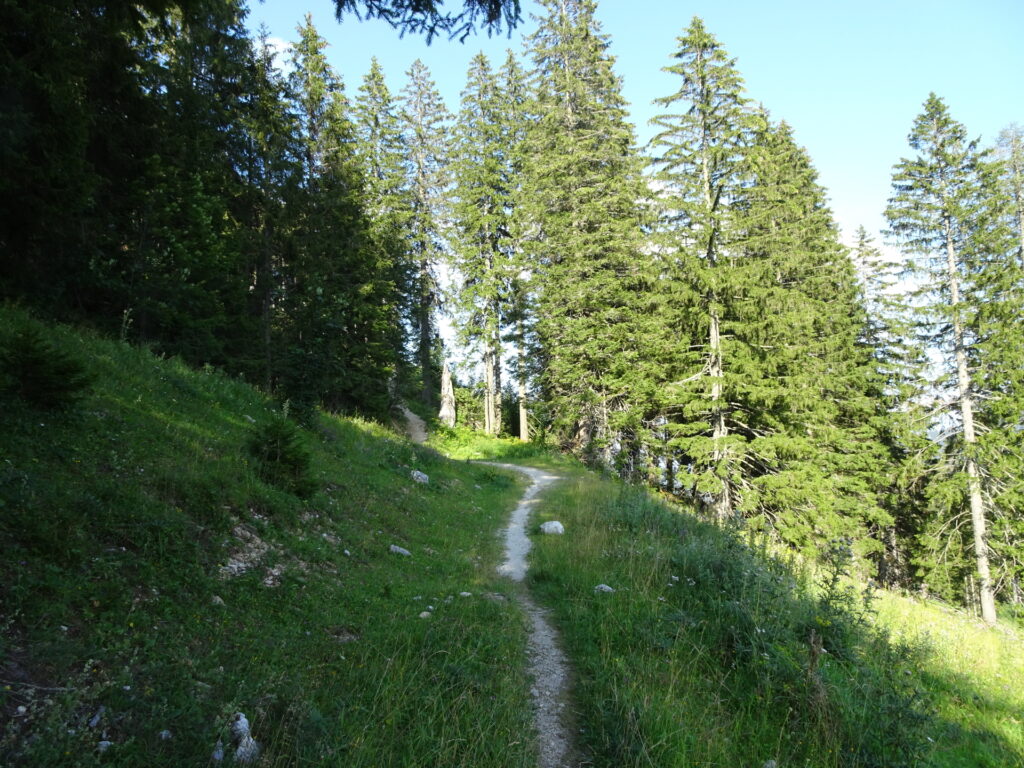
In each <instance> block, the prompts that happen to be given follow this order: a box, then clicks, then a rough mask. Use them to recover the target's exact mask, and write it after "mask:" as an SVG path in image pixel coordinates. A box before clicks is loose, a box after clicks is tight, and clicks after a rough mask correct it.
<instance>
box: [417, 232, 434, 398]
mask: <svg viewBox="0 0 1024 768" xmlns="http://www.w3.org/2000/svg"><path fill="white" fill-rule="evenodd" d="M424 247H425V246H424ZM419 268H420V295H419V306H418V307H417V311H416V315H417V317H416V320H417V323H418V325H419V328H418V331H419V348H418V350H417V352H418V355H417V356H418V357H419V363H420V375H421V377H422V379H423V392H422V395H421V398H422V400H423V404H424V405H428V406H432V405H433V404H434V376H433V365H434V354H433V343H434V335H433V330H434V329H433V327H432V326H433V323H431V317H430V314H431V310H432V309H433V305H434V294H433V291H432V290H431V287H430V262H429V261H428V260H427V259H426V258H425V257H424V258H421V259H420V265H419Z"/></svg>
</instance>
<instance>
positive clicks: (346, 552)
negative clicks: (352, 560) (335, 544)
mask: <svg viewBox="0 0 1024 768" xmlns="http://www.w3.org/2000/svg"><path fill="white" fill-rule="evenodd" d="M341 551H342V552H344V553H345V557H352V553H351V552H349V551H348V550H347V549H343V550H341Z"/></svg>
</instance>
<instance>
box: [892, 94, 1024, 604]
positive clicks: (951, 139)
mask: <svg viewBox="0 0 1024 768" xmlns="http://www.w3.org/2000/svg"><path fill="white" fill-rule="evenodd" d="M908 141H909V143H910V146H911V148H912V149H913V150H914V151H915V152H916V153H917V154H916V156H915V157H913V158H904V159H903V160H901V161H900V162H899V163H898V164H897V165H896V167H895V169H894V172H893V197H892V198H891V199H890V201H889V207H888V209H887V211H886V215H887V217H888V219H889V224H890V228H891V233H892V235H893V237H894V238H896V239H897V240H898V242H899V243H900V244H901V245H902V247H903V251H904V253H905V254H906V256H907V257H908V263H907V267H908V269H909V270H911V271H912V272H913V274H914V276H915V278H916V280H917V281H918V283H919V288H918V296H919V300H920V319H919V322H920V328H921V332H922V333H923V334H924V336H925V338H926V339H927V341H928V342H929V344H930V345H931V346H933V348H934V349H935V350H936V352H937V353H938V354H940V355H941V363H940V364H939V365H937V366H935V371H934V376H933V377H932V381H931V384H932V387H933V391H934V393H935V398H936V403H937V405H940V406H941V405H948V406H950V407H949V408H948V409H947V408H937V411H939V412H941V414H942V416H944V419H943V420H942V421H939V422H937V427H938V428H940V429H943V430H944V433H945V448H946V456H947V461H946V463H945V464H944V465H943V467H942V468H941V469H942V472H941V478H942V479H944V480H945V482H940V481H939V480H936V481H934V482H933V485H932V490H931V493H932V497H933V499H935V501H936V503H937V504H941V506H944V507H946V508H947V509H948V512H949V513H952V514H953V515H956V514H957V513H958V512H959V511H960V508H962V507H961V505H962V504H963V502H966V503H967V505H968V507H969V510H970V521H971V528H972V531H973V537H972V538H973V541H972V545H973V546H972V549H973V554H974V560H975V567H976V570H977V576H978V582H979V597H980V604H981V613H982V617H983V618H984V620H985V621H986V622H988V623H990V624H992V623H995V621H996V609H995V590H994V584H993V580H992V573H991V568H990V543H989V533H988V529H989V526H990V524H991V519H992V509H991V501H990V499H991V498H992V495H991V492H987V490H986V488H987V487H991V486H992V484H993V483H994V482H997V481H998V478H995V477H993V476H992V474H991V472H992V470H993V468H994V464H993V463H992V462H991V461H989V460H987V457H986V452H985V451H984V450H983V448H984V444H985V443H986V442H996V441H997V438H998V437H999V436H1000V433H1002V436H1003V437H1004V438H1005V437H1009V435H1008V434H1007V433H1006V431H1005V427H1006V426H1009V429H1010V430H1016V429H1017V428H1018V425H1019V423H1020V421H1019V419H1018V420H1017V421H1016V423H1012V424H1009V425H1006V424H1005V423H1004V429H1003V430H1000V429H994V427H996V425H995V424H984V425H983V424H981V423H980V421H979V412H978V406H979V402H980V400H981V399H982V398H988V397H996V398H999V399H1001V400H1002V401H1003V402H1005V403H1007V404H1012V405H1015V404H1016V402H1018V398H1019V393H1018V392H1012V391H1011V392H1006V391H1000V390H1001V389H1004V388H1005V386H1006V385H1005V382H1006V381H1007V380H1009V381H1013V379H1014V378H1016V377H1014V376H1012V375H1011V376H1008V375H1007V374H1010V370H1009V369H1007V368H1004V367H1003V365H1005V363H1006V362H1007V357H1006V354H1005V353H1006V352H1007V351H1008V350H1009V349H1011V348H1019V338H1018V334H1019V318H1017V317H1016V315H1017V312H1018V311H1019V305H1018V306H1017V307H1016V308H1014V309H1011V308H1009V307H1007V305H1006V302H1007V300H1008V299H1010V298H1011V294H1010V293H1009V292H1008V291H1007V276H1008V274H1009V270H1010V269H1011V267H1012V266H1013V261H1014V260H1013V259H1012V258H1010V253H1011V248H1012V241H1011V240H1010V239H1009V237H1008V232H1007V231H1006V229H1005V226H1004V222H1005V217H1004V210H1005V208H1004V207H1003V206H1002V204H1001V200H1002V198H1001V195H1000V194H999V191H1000V189H999V184H998V179H997V178H996V174H997V172H998V166H996V165H995V164H993V163H991V162H990V161H989V159H988V157H987V153H986V152H983V151H981V150H980V149H979V147H978V142H977V141H976V140H975V141H970V140H968V138H967V131H966V129H965V128H964V126H963V125H962V124H960V123H958V122H956V121H955V120H954V119H953V118H952V117H951V116H950V114H949V110H948V108H947V107H946V104H945V102H943V101H942V99H940V98H939V97H938V96H936V95H935V94H931V95H929V97H928V99H927V100H926V101H925V104H924V109H923V111H922V113H921V114H920V115H919V116H918V117H917V118H916V119H915V121H914V125H913V129H912V130H911V133H910V135H909V137H908ZM1011 324H1012V327H1011ZM1015 338H1017V339H1018V340H1017V341H1014V340H1013V339H1015ZM1008 345H1012V347H1011V346H1008ZM1001 363H1002V364H1003V365H1000V364H1001ZM1000 368H1001V370H1000ZM986 431H987V432H988V434H987V435H986V436H985V437H984V438H982V437H981V435H980V434H979V433H981V432H986Z"/></svg>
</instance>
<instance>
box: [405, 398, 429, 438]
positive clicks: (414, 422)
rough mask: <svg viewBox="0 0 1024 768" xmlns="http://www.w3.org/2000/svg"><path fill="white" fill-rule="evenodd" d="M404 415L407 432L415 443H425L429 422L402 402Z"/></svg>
mask: <svg viewBox="0 0 1024 768" xmlns="http://www.w3.org/2000/svg"><path fill="white" fill-rule="evenodd" d="M402 415H403V416H405V434H407V435H408V436H409V439H410V440H412V441H413V442H414V443H420V444H423V443H425V442H427V424H426V422H424V421H423V419H421V418H420V417H419V416H417V415H416V414H415V413H413V412H412V411H410V410H409V408H408V407H407V406H406V405H405V403H403V404H402Z"/></svg>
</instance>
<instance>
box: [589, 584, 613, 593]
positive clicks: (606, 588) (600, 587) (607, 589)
mask: <svg viewBox="0 0 1024 768" xmlns="http://www.w3.org/2000/svg"><path fill="white" fill-rule="evenodd" d="M594 591H595V592H614V591H615V590H614V589H612V588H611V587H609V586H608V585H607V584H598V585H597V586H596V587H594Z"/></svg>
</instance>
